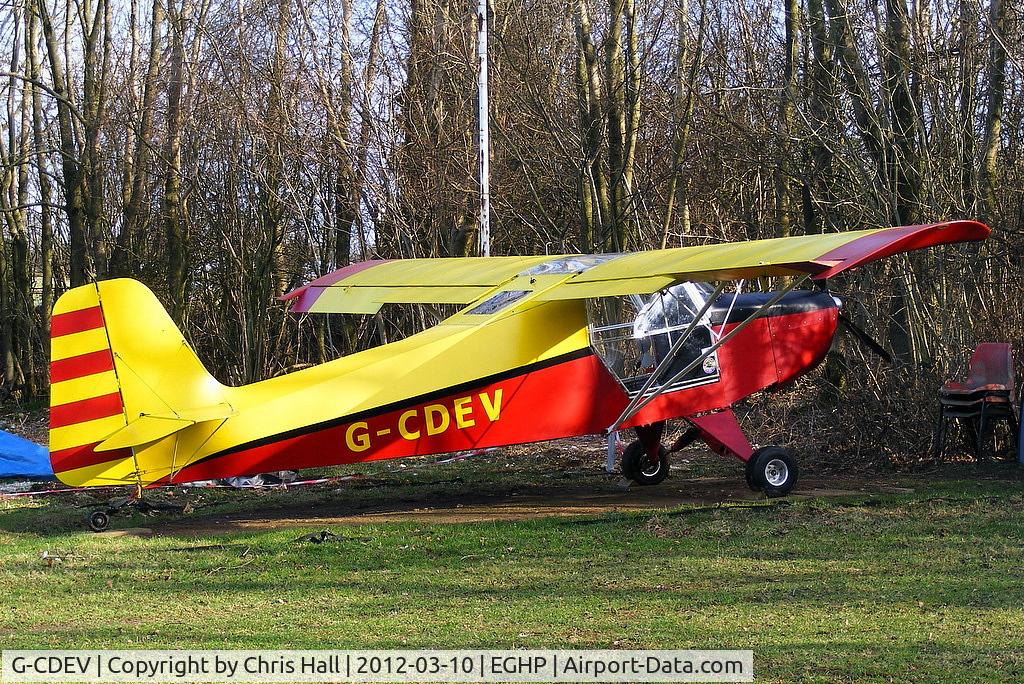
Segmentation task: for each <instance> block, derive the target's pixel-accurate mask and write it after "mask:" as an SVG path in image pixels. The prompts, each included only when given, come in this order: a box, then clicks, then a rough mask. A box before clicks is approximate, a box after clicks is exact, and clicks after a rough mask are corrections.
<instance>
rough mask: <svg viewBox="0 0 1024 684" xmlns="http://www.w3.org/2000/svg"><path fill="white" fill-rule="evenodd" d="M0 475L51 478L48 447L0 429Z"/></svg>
mask: <svg viewBox="0 0 1024 684" xmlns="http://www.w3.org/2000/svg"><path fill="white" fill-rule="evenodd" d="M0 477H41V478H47V479H53V468H51V467H50V451H49V449H47V448H46V447H44V446H39V445H38V444H36V443H35V442H30V441H28V440H27V439H23V438H21V437H18V436H17V435H12V434H11V433H9V432H4V431H3V430H0Z"/></svg>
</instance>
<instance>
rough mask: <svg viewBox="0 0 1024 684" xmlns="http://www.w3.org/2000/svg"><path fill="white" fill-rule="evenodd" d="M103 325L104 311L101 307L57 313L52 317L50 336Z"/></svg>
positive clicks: (60, 335) (93, 328) (68, 333)
mask: <svg viewBox="0 0 1024 684" xmlns="http://www.w3.org/2000/svg"><path fill="white" fill-rule="evenodd" d="M102 327H103V312H102V311H100V307H98V306H94V307H91V308H89V309H79V310H78V311H69V312H68V313H62V314H57V315H56V316H54V317H53V318H51V319H50V337H51V338H54V337H63V336H64V335H72V334H74V333H79V332H85V331H86V330H95V329H96V328H102Z"/></svg>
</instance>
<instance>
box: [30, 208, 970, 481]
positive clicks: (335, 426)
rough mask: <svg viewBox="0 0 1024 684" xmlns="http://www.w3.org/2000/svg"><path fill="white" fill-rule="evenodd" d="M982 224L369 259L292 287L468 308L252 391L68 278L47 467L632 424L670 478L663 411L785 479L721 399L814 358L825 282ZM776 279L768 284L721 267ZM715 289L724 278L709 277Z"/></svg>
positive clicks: (172, 469)
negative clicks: (745, 289) (227, 381)
mask: <svg viewBox="0 0 1024 684" xmlns="http://www.w3.org/2000/svg"><path fill="white" fill-rule="evenodd" d="M989 233H990V230H989V228H988V227H986V226H984V225H983V224H980V223H977V222H974V221H951V222H947V223H940V224H932V225H919V226H903V227H896V228H884V229H878V230H865V231H856V232H846V233H832V234H823V235H810V236H800V237H790V238H779V239H774V240H760V241H752V242H741V243H732V244H719V245H711V246H700V247H683V248H677V249H664V250H656V251H650V252H638V253H628V254H600V255H575V256H529V257H486V258H479V257H469V258H446V259H409V260H395V261H369V262H364V263H359V264H355V265H352V266H349V267H346V268H343V269H340V270H339V271H336V272H334V273H332V274H330V275H327V276H324V277H323V278H320V279H318V280H316V281H313V282H312V283H310V284H308V285H306V286H304V287H302V288H300V289H299V290H297V291H295V292H293V293H291V294H289V295H287V296H286V297H285V299H287V300H288V301H290V303H291V305H292V309H293V311H295V312H300V313H301V312H309V313H318V312H338V313H364V314H368V313H375V312H377V311H378V310H379V309H380V308H381V306H382V305H383V304H386V303H433V304H437V303H441V304H464V305H466V306H465V308H463V309H462V310H461V311H459V312H458V313H456V314H455V315H453V316H451V317H450V318H448V319H446V320H445V321H443V322H442V323H440V324H438V325H436V326H434V327H432V328H430V329H427V330H425V331H423V332H421V333H418V334H416V335H413V336H411V337H408V338H406V339H403V340H401V341H398V342H393V343H391V344H386V345H383V346H380V347H376V348H373V349H369V350H366V351H362V352H359V353H356V354H352V355H350V356H347V357H343V358H339V359H337V360H334V361H330V362H328V363H325V364H322V365H319V366H315V367H312V368H307V369H304V370H300V371H297V372H294V373H291V374H288V375H284V376H281V377H275V378H271V379H269V380H264V381H262V382H257V383H254V384H251V385H246V386H243V387H229V386H226V385H223V384H221V383H220V382H218V381H217V380H216V379H214V377H213V376H212V375H211V374H210V373H209V372H207V371H206V369H205V368H204V367H203V364H202V363H201V362H200V360H199V358H198V357H197V356H196V354H195V352H194V351H193V349H192V347H191V346H190V345H189V344H188V342H187V341H186V340H185V338H184V337H183V336H182V334H181V332H180V331H179V330H178V329H177V328H176V326H175V325H174V323H173V322H172V321H171V319H170V317H169V316H168V315H167V314H166V312H165V311H164V309H163V307H161V305H160V304H159V302H158V301H157V299H156V298H155V297H154V295H153V294H152V293H151V292H150V291H149V290H148V289H146V287H145V286H143V285H142V284H140V283H138V282H135V281H132V280H109V281H101V282H97V283H94V284H90V285H85V286H82V287H78V288H75V289H73V290H70V291H69V292H67V293H65V294H64V295H63V296H62V297H61V298H60V299H59V301H58V302H57V304H56V306H55V307H54V311H53V319H52V324H51V336H52V348H51V358H52V365H51V371H50V373H51V383H52V388H51V413H50V421H51V427H50V449H51V456H50V458H51V463H52V465H53V469H54V472H55V473H56V474H57V477H58V478H59V479H60V480H61V481H63V482H65V483H66V484H69V485H74V486H100V485H111V484H124V485H135V486H136V487H138V488H139V490H141V489H142V488H144V487H152V486H160V485H165V484H172V483H181V482H187V481H194V480H206V479H213V478H226V477H233V476H239V475H247V474H254V473H262V472H270V471H279V470H298V469H302V468H311V467H319V466H326V465H333V464H343V463H354V462H360V461H369V460H377V459H387V458H399V457H404V456H417V455H424V454H437V453H444V452H451V451H461V450H467V449H476V448H483V447H493V446H501V445H508V444H517V443H527V442H536V441H541V440H549V439H556V438H561V437H567V436H572V435H583V434H600V433H607V432H609V431H613V430H620V429H625V428H634V429H635V430H636V432H637V434H638V437H639V440H638V441H637V442H636V443H634V444H633V445H631V446H630V447H629V448H627V449H626V452H625V454H624V456H623V460H622V471H623V474H624V475H626V476H627V477H629V478H631V479H633V480H635V481H637V482H639V483H641V484H653V483H656V482H660V481H661V480H662V479H664V477H665V475H666V474H667V472H668V461H667V458H668V452H669V451H671V450H672V449H666V448H665V447H663V446H661V444H660V441H661V436H662V432H663V426H664V424H665V421H666V420H668V419H671V418H683V419H685V420H687V421H688V422H689V423H690V424H691V426H692V429H691V430H690V431H689V432H688V433H687V435H686V436H685V437H686V439H682V440H679V441H677V442H676V444H674V445H673V449H676V448H680V447H681V446H682V445H683V444H684V443H685V442H686V441H687V440H691V439H693V438H695V437H700V438H702V439H704V441H705V442H707V443H708V445H709V446H710V447H711V448H712V449H713V450H715V451H717V452H719V453H723V454H731V455H734V456H736V457H738V458H740V459H741V460H743V461H745V462H747V480H748V483H749V484H751V486H752V487H754V488H756V489H761V490H764V491H765V492H766V493H767V494H769V495H781V494H785V493H787V492H788V491H789V490H790V488H791V487H792V486H793V484H794V482H795V480H796V475H797V472H796V462H795V460H794V459H793V458H792V456H791V455H790V454H788V452H786V451H785V450H783V449H779V448H778V447H766V448H762V449H759V450H757V451H755V450H754V449H753V448H752V447H751V445H750V443H749V442H748V441H747V439H746V437H744V436H743V433H742V431H740V429H739V426H738V424H737V423H736V421H735V418H734V417H733V416H732V413H731V411H730V410H729V407H730V406H731V405H732V404H734V403H735V402H737V401H739V400H740V399H743V398H744V397H746V396H748V395H750V394H752V393H754V392H757V391H760V390H763V389H768V388H772V387H776V386H780V385H783V384H785V383H787V382H789V381H791V380H793V379H794V378H796V377H798V376H799V375H801V374H803V373H806V372H807V371H808V370H809V369H811V368H813V367H814V366H815V365H816V364H817V363H819V362H820V361H821V360H822V359H823V358H824V356H825V354H826V352H827V351H828V349H829V346H830V345H831V343H832V339H833V337H834V335H835V333H836V326H837V320H838V316H839V303H838V302H837V301H836V300H835V299H834V298H833V297H832V296H831V295H830V294H828V292H827V291H825V290H824V289H823V288H819V289H817V290H798V289H796V287H797V286H798V285H799V284H801V283H804V282H806V281H807V280H808V279H811V280H815V281H819V284H820V283H824V282H825V279H827V278H830V277H832V276H835V275H837V274H839V273H841V272H843V271H846V270H848V269H850V268H853V267H855V266H859V265H861V264H864V263H867V262H870V261H874V260H877V259H880V258H883V257H887V256H890V255H893V254H896V253H900V252H905V251H909V250H914V249H920V248H923V247H929V246H932V245H939V244H944V243H954V242H964V241H972V240H983V239H985V238H986V237H987V236H988V235H989ZM759 276H788V277H789V278H787V281H788V283H789V284H788V285H787V286H786V288H785V289H784V290H782V291H780V292H775V293H747V294H741V293H734V294H729V293H724V292H723V288H724V285H725V283H726V282H730V281H736V280H742V279H748V278H754V277H759ZM710 283H719V284H718V285H717V287H713V286H712V285H711V284H710Z"/></svg>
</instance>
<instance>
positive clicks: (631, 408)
mask: <svg viewBox="0 0 1024 684" xmlns="http://www.w3.org/2000/svg"><path fill="white" fill-rule="evenodd" d="M809 277H810V274H806V275H803V276H800V277H799V278H794V279H793V280H792V281H791V282H790V283H789V284H788V285H786V287H784V288H782V289H781V290H779V291H778V292H776V293H775V294H774V295H773V296H772V298H771V299H769V300H768V301H767V302H765V303H764V304H763V305H762V306H760V307H758V308H757V310H756V311H754V313H752V314H750V315H749V316H747V317H746V318H745V319H744V320H743V321H742V322H741V323H740V324H739V325H737V326H736V327H735V328H733V329H732V330H730V331H729V333H728V334H727V335H725V336H724V337H721V338H719V339H718V341H716V342H715V343H714V344H712V345H711V346H710V347H708V348H707V349H705V350H704V352H703V353H702V354H701V355H700V356H698V357H697V358H696V359H694V360H693V361H691V362H690V363H689V364H687V365H686V367H685V368H683V369H682V370H681V371H679V372H678V373H676V374H675V375H673V376H672V377H671V378H669V379H668V380H667V381H666V382H663V383H662V384H661V385H659V386H658V387H657V388H656V389H655V390H654V392H652V393H651V395H650V396H649V397H644V394H645V393H646V392H647V390H649V389H650V388H651V386H652V385H653V384H654V381H655V380H656V379H657V377H658V375H659V374H660V373H661V371H662V370H664V369H665V368H666V367H668V365H669V364H670V363H671V362H672V360H673V359H674V358H675V356H676V355H677V354H678V353H679V350H680V348H681V347H682V343H683V342H685V341H686V338H687V337H688V336H689V334H690V331H691V330H693V329H695V328H696V326H697V325H699V323H700V319H701V317H703V316H704V314H705V313H706V311H707V309H708V307H710V306H711V304H712V303H713V302H714V301H715V299H717V298H718V296H719V295H720V294H721V290H722V287H723V286H722V285H719V286H718V288H717V289H715V292H714V294H713V295H712V296H711V297H709V298H708V300H707V302H705V305H704V308H702V309H701V311H700V314H699V315H697V316H696V317H695V318H694V319H693V323H691V324H690V327H688V328H687V329H686V330H685V331H684V333H683V335H682V336H681V337H680V338H679V340H677V341H676V344H673V345H672V347H671V348H670V349H669V351H668V353H667V354H666V355H665V358H664V359H662V360H661V363H659V364H658V366H657V368H655V369H654V372H653V373H651V377H650V378H648V380H647V382H645V383H644V386H643V388H642V389H641V390H640V391H639V392H637V394H636V396H634V397H633V398H632V399H631V400H630V402H629V403H628V404H627V405H626V408H624V409H623V410H622V413H621V414H620V415H619V417H618V418H616V419H615V421H614V422H613V423H612V424H611V425H610V426H609V427H608V428H607V430H606V432H613V431H615V430H618V429H619V428H620V427H621V426H622V424H623V423H625V422H626V421H627V420H629V419H630V418H632V417H633V416H635V415H636V414H637V413H639V412H640V411H642V410H643V409H644V408H645V407H646V406H647V405H648V404H650V403H651V402H652V401H654V400H655V399H657V398H658V397H660V396H661V395H662V394H664V393H665V390H667V389H668V388H669V387H671V386H672V384H673V383H675V382H676V381H677V380H679V379H680V378H682V377H683V376H684V375H686V374H687V373H689V372H690V371H691V370H693V369H694V368H696V367H697V365H698V364H700V363H703V362H704V359H706V358H708V357H709V356H711V355H712V354H714V353H715V351H717V350H718V348H719V347H721V346H722V345H724V344H725V343H726V342H728V341H729V340H731V339H732V338H733V337H735V336H736V335H738V334H739V333H740V332H742V331H743V329H744V328H746V327H747V326H748V325H749V324H750V323H752V322H753V321H754V320H755V319H757V318H760V317H761V316H762V315H763V314H764V313H765V312H766V311H768V309H769V308H770V307H771V306H772V305H774V304H775V303H777V302H778V301H779V300H781V299H782V298H783V297H785V296H786V295H787V294H789V293H790V292H791V291H792V290H795V289H796V288H797V287H799V286H800V285H802V284H803V283H804V282H805V281H806V280H807V279H808V278H809ZM723 325H724V324H723Z"/></svg>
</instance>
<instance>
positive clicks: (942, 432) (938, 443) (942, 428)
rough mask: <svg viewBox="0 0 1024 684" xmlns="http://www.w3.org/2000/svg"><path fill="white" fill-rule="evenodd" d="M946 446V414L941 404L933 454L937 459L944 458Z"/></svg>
mask: <svg viewBox="0 0 1024 684" xmlns="http://www.w3.org/2000/svg"><path fill="white" fill-rule="evenodd" d="M945 447H946V414H945V412H944V411H943V410H942V406H939V422H938V423H936V424H935V447H934V449H933V451H932V456H933V458H935V459H936V460H939V461H941V460H942V452H943V451H944V450H945Z"/></svg>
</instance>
